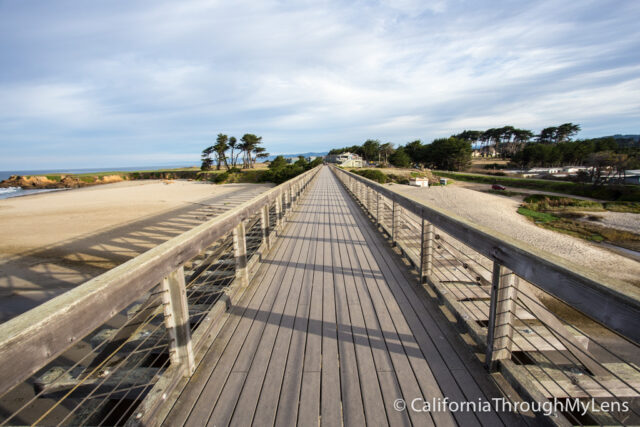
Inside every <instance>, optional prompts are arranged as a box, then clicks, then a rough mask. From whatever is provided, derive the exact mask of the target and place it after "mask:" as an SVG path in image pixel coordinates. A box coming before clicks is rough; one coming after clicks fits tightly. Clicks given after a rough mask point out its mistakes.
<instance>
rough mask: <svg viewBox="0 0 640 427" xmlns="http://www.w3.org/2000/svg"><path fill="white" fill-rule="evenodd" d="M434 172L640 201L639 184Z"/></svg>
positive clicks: (512, 184) (596, 197) (504, 183)
mask: <svg viewBox="0 0 640 427" xmlns="http://www.w3.org/2000/svg"><path fill="white" fill-rule="evenodd" d="M434 173H436V174H437V175H438V176H442V177H445V178H453V179H457V180H459V181H469V182H479V183H483V184H501V185H505V186H510V187H516V188H530V189H533V190H540V191H549V192H553V193H563V194H570V195H574V196H583V197H592V198H594V199H601V200H611V201H628V202H640V186H638V185H608V186H597V187H594V186H593V185H590V184H582V183H576V182H568V181H550V180H544V179H526V178H511V177H502V176H491V175H478V174H464V173H455V172H440V171H434Z"/></svg>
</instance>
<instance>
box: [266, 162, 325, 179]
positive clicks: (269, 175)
mask: <svg viewBox="0 0 640 427" xmlns="http://www.w3.org/2000/svg"><path fill="white" fill-rule="evenodd" d="M322 162H323V160H322V158H317V159H314V160H313V161H311V162H308V161H307V160H306V159H305V158H304V157H302V156H299V157H298V160H296V161H295V162H294V163H289V162H287V160H286V159H285V158H284V157H282V156H277V157H276V158H275V159H273V160H272V161H271V163H269V170H268V171H267V172H266V173H265V174H264V175H263V176H262V181H268V182H273V183H275V184H280V183H283V182H285V181H287V180H288V179H291V178H293V177H295V176H297V175H300V174H301V173H303V172H304V171H307V170H309V169H312V168H314V167H316V166H318V165H320V164H322Z"/></svg>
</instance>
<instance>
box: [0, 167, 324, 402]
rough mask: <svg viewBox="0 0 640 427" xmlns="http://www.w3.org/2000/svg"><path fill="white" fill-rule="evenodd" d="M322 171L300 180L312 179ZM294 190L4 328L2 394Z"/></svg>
mask: <svg viewBox="0 0 640 427" xmlns="http://www.w3.org/2000/svg"><path fill="white" fill-rule="evenodd" d="M318 170H319V168H317V169H313V170H310V171H307V172H305V174H303V175H300V176H298V177H296V178H294V180H303V179H308V178H309V177H310V176H312V175H314V174H316V173H317V172H318ZM289 185H291V181H289V182H287V183H284V184H282V185H280V186H278V187H274V188H272V189H270V190H268V191H266V192H264V193H262V194H260V195H259V196H257V197H255V198H253V199H251V200H249V201H246V202H244V203H242V204H240V205H239V206H237V207H236V208H234V209H232V210H230V211H227V212H225V213H223V214H221V215H220V216H217V217H215V218H213V219H211V220H209V221H207V222H205V223H203V224H201V225H199V226H197V227H195V228H193V229H191V230H189V231H187V232H185V233H183V234H181V235H180V236H177V237H175V238H173V239H171V240H169V241H167V242H165V243H162V244H160V245H159V246H157V247H155V248H153V249H150V250H149V251H147V252H145V253H143V254H141V255H139V256H137V257H136V258H134V259H132V260H130V261H128V262H126V263H124V264H122V265H120V266H118V267H115V268H113V269H112V270H109V271H108V272H106V273H104V274H102V275H100V276H98V277H96V278H94V279H92V280H90V281H88V282H86V283H84V284H82V285H80V286H78V287H76V288H74V289H72V290H70V291H68V292H65V293H64V294H62V295H60V296H58V297H56V298H54V299H52V300H49V301H47V302H45V303H44V304H41V305H40V306H38V307H36V308H34V309H32V310H29V311H28V312H26V313H23V314H22V315H20V316H18V317H15V318H14V319H11V320H10V321H8V322H5V323H3V324H2V325H0V378H2V381H1V382H0V394H2V393H4V392H6V391H7V390H9V389H10V388H12V387H13V386H15V385H16V384H19V383H20V382H22V381H24V380H25V379H26V378H28V377H29V376H30V375H32V374H33V373H34V372H36V371H37V370H39V369H40V368H41V367H43V366H45V365H46V364H47V363H48V362H50V361H51V360H53V359H55V358H56V357H57V356H58V355H60V354H61V353H62V352H63V351H65V350H66V349H67V348H69V347H70V346H71V345H73V344H74V343H75V342H77V341H78V340H80V339H82V338H83V337H84V336H86V335H87V334H89V333H90V332H92V331H93V330H95V329H96V328H97V327H99V326H100V325H102V324H104V323H105V322H106V321H107V320H109V319H110V318H111V317H113V316H114V315H116V314H117V313H119V312H121V311H122V310H124V309H125V308H126V307H127V306H129V305H130V304H131V303H132V302H133V301H135V300H136V299H138V298H140V297H141V296H143V295H144V294H145V292H147V291H149V289H151V288H152V287H153V286H155V285H156V284H158V283H159V282H160V281H161V280H162V279H163V278H164V277H165V276H167V275H168V274H170V273H171V272H172V271H175V270H176V269H178V268H179V267H181V266H182V265H184V264H185V263H186V262H187V261H189V260H190V259H192V258H193V257H195V256H196V255H198V254H199V253H200V252H202V250H203V249H204V248H206V247H208V246H210V245H211V244H212V243H213V242H215V241H216V240H217V239H219V238H220V237H222V236H224V235H225V234H227V233H228V232H230V231H231V230H232V229H233V228H234V227H235V226H236V225H237V224H238V223H239V222H240V221H242V220H244V219H246V218H249V217H251V216H252V215H253V214H254V213H255V212H257V210H258V209H259V208H260V207H262V206H264V205H265V204H268V203H271V202H273V201H274V200H276V199H277V198H278V196H279V195H281V194H282V192H283V190H284V189H286V188H288V186H289Z"/></svg>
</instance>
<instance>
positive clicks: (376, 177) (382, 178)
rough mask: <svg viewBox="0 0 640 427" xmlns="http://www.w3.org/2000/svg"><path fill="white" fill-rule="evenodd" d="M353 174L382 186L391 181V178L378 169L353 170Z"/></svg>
mask: <svg viewBox="0 0 640 427" xmlns="http://www.w3.org/2000/svg"><path fill="white" fill-rule="evenodd" d="M352 172H353V173H355V174H358V175H360V176H364V177H365V178H367V179H370V180H372V181H376V182H378V183H380V184H384V183H386V182H389V181H390V179H389V177H388V176H387V175H386V174H385V173H384V172H382V171H379V170H376V169H353V170H352Z"/></svg>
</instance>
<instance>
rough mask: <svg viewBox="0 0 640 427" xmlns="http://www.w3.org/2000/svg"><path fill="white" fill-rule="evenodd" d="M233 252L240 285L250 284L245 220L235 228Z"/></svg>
mask: <svg viewBox="0 0 640 427" xmlns="http://www.w3.org/2000/svg"><path fill="white" fill-rule="evenodd" d="M233 254H234V255H235V258H236V280H237V281H238V284H239V285H240V287H245V286H247V285H248V284H249V270H248V269H247V238H246V235H245V230H244V221H240V224H238V225H237V226H236V228H234V229H233Z"/></svg>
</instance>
